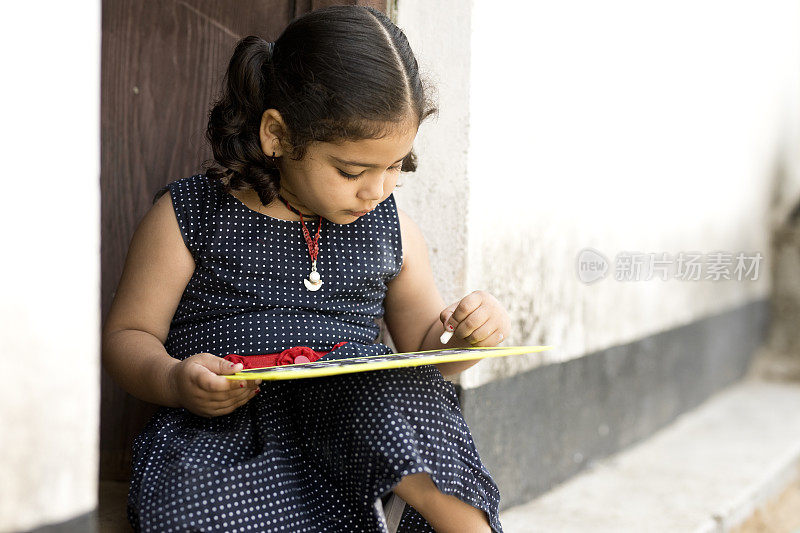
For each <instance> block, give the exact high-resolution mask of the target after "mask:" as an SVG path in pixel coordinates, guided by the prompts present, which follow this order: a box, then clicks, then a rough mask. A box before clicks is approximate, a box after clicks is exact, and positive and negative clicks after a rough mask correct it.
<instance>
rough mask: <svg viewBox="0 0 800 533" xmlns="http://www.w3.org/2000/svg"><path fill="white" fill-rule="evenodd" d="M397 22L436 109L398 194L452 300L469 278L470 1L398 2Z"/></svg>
mask: <svg viewBox="0 0 800 533" xmlns="http://www.w3.org/2000/svg"><path fill="white" fill-rule="evenodd" d="M397 8H398V9H397V20H395V24H397V25H398V26H399V27H400V28H401V29H402V30H403V31H404V33H405V34H406V37H408V40H409V42H410V43H411V47H412V49H413V50H414V53H415V55H416V57H417V62H418V64H419V68H420V71H421V73H422V76H423V77H424V78H426V79H427V80H428V81H429V82H430V83H431V86H432V88H433V89H434V92H433V94H432V96H433V97H434V99H435V100H436V101H438V104H439V105H438V108H439V113H438V115H434V116H432V117H430V118H428V119H427V121H426V122H424V123H423V125H422V127H420V130H419V133H418V134H417V139H416V141H415V142H414V151H415V153H416V154H417V156H418V158H419V160H418V170H417V172H415V173H409V174H403V175H402V176H401V178H400V180H399V182H398V185H399V187H398V189H397V190H396V192H395V198H396V199H397V203H398V205H399V206H400V208H401V209H403V210H404V211H406V212H407V213H408V214H409V215H410V216H411V218H412V219H414V221H415V222H416V223H417V224H418V225H419V226H420V228H421V229H422V231H423V232H424V234H425V238H426V241H427V243H428V250H429V252H430V254H431V264H432V267H433V269H434V274H435V276H436V280H437V284H438V286H439V289H440V291H441V293H442V297H443V298H444V299H445V302H446V304H447V305H449V304H451V303H453V302H455V301H457V300H458V299H460V298H461V296H463V294H462V292H463V290H464V287H465V286H466V283H467V270H466V265H467V263H468V255H467V254H468V247H467V238H468V223H469V220H468V219H467V217H466V216H465V214H466V212H467V208H468V205H469V196H470V190H469V182H468V181H467V157H466V155H467V150H468V149H469V146H468V140H469V135H468V134H469V57H470V56H469V48H470V11H471V5H470V2H464V1H462V0H438V1H436V2H430V1H426V0H399V1H398V4H397Z"/></svg>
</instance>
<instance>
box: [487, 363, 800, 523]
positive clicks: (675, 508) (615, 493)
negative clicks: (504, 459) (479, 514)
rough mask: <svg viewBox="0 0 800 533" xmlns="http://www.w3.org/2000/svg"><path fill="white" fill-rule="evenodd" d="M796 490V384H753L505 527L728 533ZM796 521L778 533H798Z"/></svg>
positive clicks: (799, 439) (585, 475)
mask: <svg viewBox="0 0 800 533" xmlns="http://www.w3.org/2000/svg"><path fill="white" fill-rule="evenodd" d="M530 475H536V473H535V472H531V473H530ZM798 480H800V383H782V382H768V381H763V380H760V379H756V378H747V379H745V380H742V381H740V382H738V383H736V384H734V385H732V386H730V387H728V388H726V389H724V390H722V391H720V392H718V393H717V394H715V395H714V396H712V397H711V398H709V399H708V400H707V401H706V402H704V403H703V404H701V405H700V406H699V407H697V408H696V409H694V410H692V411H690V412H688V413H685V414H683V415H681V416H680V417H678V418H677V419H676V420H675V421H674V422H673V423H672V424H670V425H669V426H667V427H665V428H663V429H662V430H660V431H658V432H657V433H655V434H654V435H653V436H651V437H650V438H648V439H646V440H645V441H642V442H640V443H638V444H636V445H634V446H632V447H630V448H629V449H626V450H624V451H623V452H621V453H619V454H616V455H614V456H611V457H608V458H606V459H604V460H602V461H599V462H597V463H595V465H593V466H592V467H591V468H589V469H587V470H586V471H584V472H582V473H581V474H579V475H577V476H575V477H574V478H572V479H570V480H569V481H567V482H565V483H563V484H561V485H559V486H557V487H555V488H554V489H552V490H551V491H549V492H547V493H546V494H543V495H542V496H540V497H538V498H536V499H535V500H533V501H531V502H528V503H526V504H523V505H520V506H516V507H513V508H510V509H507V510H505V511H503V512H502V513H500V520H501V523H502V524H503V529H504V530H505V532H506V533H528V532H551V531H558V532H559V533H570V532H581V533H583V532H586V531H592V532H593V533H598V532H614V533H618V532H625V531H631V532H634V531H635V532H641V531H647V532H661V531H663V532H670V533H674V532H683V531H686V532H691V533H709V532H721V531H730V530H731V529H733V528H734V527H736V526H738V525H741V524H742V523H743V522H745V520H747V518H748V517H750V516H751V515H753V514H754V512H756V511H757V510H758V509H759V508H761V507H764V506H765V505H766V504H767V503H769V502H770V501H771V500H774V499H775V498H776V497H777V496H778V495H779V494H781V493H782V492H784V491H785V490H786V488H787V487H789V486H791V485H792V484H793V483H796V482H797V481H798ZM790 501H791V502H793V503H791V504H790V505H795V503H794V502H796V500H790ZM793 511H794V509H790V511H789V516H795V517H797V523H796V524H794V525H791V524H788V525H785V526H784V529H782V531H795V530H800V508H798V509H796V513H795V512H793Z"/></svg>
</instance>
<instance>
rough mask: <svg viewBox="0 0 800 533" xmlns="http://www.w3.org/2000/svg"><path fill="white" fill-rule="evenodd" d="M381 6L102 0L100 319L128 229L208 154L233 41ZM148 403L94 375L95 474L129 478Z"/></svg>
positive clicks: (378, 2)
mask: <svg viewBox="0 0 800 533" xmlns="http://www.w3.org/2000/svg"><path fill="white" fill-rule="evenodd" d="M353 4H356V5H370V6H372V7H375V8H377V9H381V10H383V11H386V7H387V4H386V0H371V1H357V0H352V1H335V0H294V1H292V0H224V1H223V0H220V1H214V0H171V1H168V0H147V1H146V2H143V1H141V0H103V7H102V10H103V14H102V17H103V20H102V32H103V34H102V66H101V69H102V70H101V77H102V82H101V83H102V85H101V168H100V190H101V224H102V228H101V262H102V263H101V267H102V287H101V312H102V315H101V316H102V317H103V320H104V321H105V317H106V315H107V314H108V309H109V307H110V305H111V301H112V298H113V296H114V290H115V289H116V287H117V283H118V282H119V278H120V275H121V273H122V267H123V265H124V262H125V255H126V253H127V249H128V245H129V244H130V239H131V236H132V235H133V232H134V230H135V229H136V226H137V225H138V223H139V221H140V220H141V218H142V217H143V216H144V214H145V213H146V212H147V210H148V209H149V208H150V207H151V205H152V204H151V202H152V198H153V194H154V193H155V192H156V191H157V190H158V189H159V188H160V187H161V186H163V185H165V184H166V183H168V182H170V181H173V180H175V179H179V178H182V177H186V176H190V175H192V174H195V173H197V172H199V170H200V164H201V163H202V162H203V161H204V160H205V159H209V158H211V150H210V149H209V148H208V146H207V144H206V142H205V137H204V132H205V127H206V121H207V117H208V111H209V106H210V104H211V102H212V100H213V98H214V96H215V95H216V93H217V92H218V91H219V89H220V84H221V81H222V78H223V75H224V73H225V68H226V67H227V63H228V60H229V59H230V54H231V53H232V52H233V48H234V46H235V44H236V42H237V41H238V40H239V39H241V38H242V37H245V36H247V35H259V36H261V37H263V38H264V39H266V40H268V41H273V40H275V39H277V37H278V35H280V32H281V31H282V30H283V28H284V27H285V26H286V25H287V24H288V23H289V22H290V21H291V20H292V19H293V18H295V17H296V16H299V15H302V14H304V13H307V12H309V11H311V10H314V9H318V8H321V7H326V6H329V5H353ZM156 408H157V406H155V405H153V404H149V403H146V402H142V401H140V400H138V399H136V398H134V397H132V396H130V395H129V394H127V393H126V392H125V391H123V390H122V389H121V388H120V387H119V386H117V385H116V383H114V382H113V381H112V380H111V378H110V376H109V375H108V374H107V373H106V372H105V371H103V372H102V381H101V413H100V478H101V479H103V480H120V481H124V480H128V479H129V478H130V459H131V443H132V441H133V438H134V437H135V436H136V434H138V432H139V431H141V429H142V427H143V426H144V424H145V422H146V421H147V419H148V418H150V416H151V415H152V414H153V413H154V412H155V410H156Z"/></svg>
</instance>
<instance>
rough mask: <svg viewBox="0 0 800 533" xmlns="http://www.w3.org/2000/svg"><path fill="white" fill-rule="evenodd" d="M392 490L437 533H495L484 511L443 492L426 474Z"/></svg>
mask: <svg viewBox="0 0 800 533" xmlns="http://www.w3.org/2000/svg"><path fill="white" fill-rule="evenodd" d="M392 490H393V492H394V493H395V494H397V495H398V496H400V498H402V499H403V501H405V502H406V503H407V504H408V505H410V506H411V507H413V508H414V509H416V511H417V512H418V513H419V514H421V515H422V517H423V518H424V519H425V520H427V521H428V523H429V524H430V525H431V526H432V527H433V529H434V530H436V532H437V533H451V532H452V533H491V530H492V528H491V527H490V526H489V520H488V518H487V516H486V513H485V512H484V511H481V510H480V509H477V508H475V507H473V506H471V505H469V504H468V503H465V502H462V501H461V500H459V499H458V498H456V497H455V496H452V495H450V494H445V493H443V492H441V491H440V490H439V489H438V488H436V485H434V483H433V480H432V479H431V476H429V475H428V474H427V473H425V472H418V473H416V474H410V475H407V476H405V477H404V478H403V479H401V480H400V483H398V484H397V485H396V486H395V487H394V489H392Z"/></svg>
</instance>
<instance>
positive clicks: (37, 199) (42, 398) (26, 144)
mask: <svg viewBox="0 0 800 533" xmlns="http://www.w3.org/2000/svg"><path fill="white" fill-rule="evenodd" d="M0 49H2V52H0V57H1V58H2V59H0V61H1V62H2V63H1V64H0V71H1V72H2V73H3V83H2V84H0V101H2V103H3V133H2V136H3V140H2V143H0V146H2V148H0V151H2V159H3V174H4V178H3V184H4V194H5V202H4V204H3V209H1V210H0V239H2V240H1V241H0V242H1V243H2V250H3V260H2V261H1V262H0V276H2V278H0V279H2V280H3V296H2V299H1V300H0V323H2V329H0V346H1V348H0V350H1V351H2V358H3V368H4V376H5V379H4V383H3V387H2V388H1V389H0V391H1V392H0V395H2V397H1V398H0V428H2V429H0V479H2V483H0V531H19V530H27V529H31V528H34V527H37V526H40V525H42V524H47V523H55V522H62V521H65V520H69V519H71V518H74V517H76V516H79V515H81V514H84V513H87V512H90V511H92V510H93V509H94V508H95V507H96V505H97V464H98V444H99V441H98V433H99V401H100V373H99V372H100V370H99V353H100V346H99V333H100V316H99V315H100V310H99V302H100V187H99V184H100V180H99V176H100V169H99V164H100V137H99V132H100V116H99V111H100V90H99V88H100V2H99V1H93V2H44V3H42V2H14V3H13V5H12V4H4V6H3V7H2V8H0Z"/></svg>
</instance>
